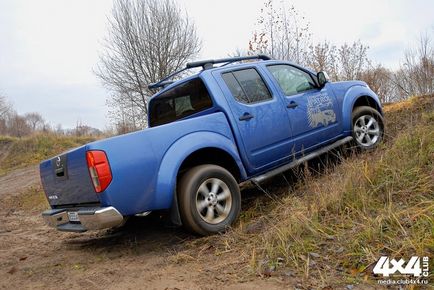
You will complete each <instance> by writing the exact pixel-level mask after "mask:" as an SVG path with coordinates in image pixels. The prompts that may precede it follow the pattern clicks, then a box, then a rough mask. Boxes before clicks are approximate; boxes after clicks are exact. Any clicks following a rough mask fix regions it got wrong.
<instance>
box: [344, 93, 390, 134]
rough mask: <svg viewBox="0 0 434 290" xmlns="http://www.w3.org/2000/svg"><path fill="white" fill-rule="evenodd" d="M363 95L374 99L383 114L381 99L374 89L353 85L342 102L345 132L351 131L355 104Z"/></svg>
mask: <svg viewBox="0 0 434 290" xmlns="http://www.w3.org/2000/svg"><path fill="white" fill-rule="evenodd" d="M362 97H369V98H371V99H372V100H374V102H375V103H376V104H377V106H378V108H380V112H379V113H380V114H381V115H383V111H382V110H381V103H380V99H379V98H378V96H377V95H376V94H375V93H374V92H373V91H371V90H370V89H369V88H367V87H365V86H361V85H356V86H352V87H351V88H349V89H348V91H347V92H346V93H345V96H344V100H343V102H342V124H343V130H344V133H351V122H352V113H353V109H354V104H355V103H356V101H357V100H358V99H360V98H362Z"/></svg>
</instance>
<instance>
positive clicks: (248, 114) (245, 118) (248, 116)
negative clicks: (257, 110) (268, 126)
mask: <svg viewBox="0 0 434 290" xmlns="http://www.w3.org/2000/svg"><path fill="white" fill-rule="evenodd" d="M252 118H253V115H252V114H250V113H247V112H245V113H244V114H243V115H242V116H241V117H239V118H238V120H240V121H248V120H250V119H252Z"/></svg>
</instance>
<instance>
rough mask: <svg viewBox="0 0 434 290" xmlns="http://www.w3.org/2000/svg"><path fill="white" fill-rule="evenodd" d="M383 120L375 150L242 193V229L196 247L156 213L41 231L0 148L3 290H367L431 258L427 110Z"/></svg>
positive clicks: (37, 203)
mask: <svg viewBox="0 0 434 290" xmlns="http://www.w3.org/2000/svg"><path fill="white" fill-rule="evenodd" d="M385 111H386V121H387V124H386V133H387V135H386V138H385V142H384V144H383V145H382V146H381V147H380V148H378V149H377V150H375V151H372V152H365V153H354V152H352V150H348V149H342V150H339V151H335V152H333V153H331V154H329V155H327V156H323V157H322V158H320V159H317V160H315V161H313V162H311V163H309V164H306V165H305V166H304V167H302V168H299V169H298V170H296V171H294V172H288V173H287V174H285V175H281V176H278V177H276V178H274V179H273V180H272V181H270V182H269V183H267V184H264V185H262V186H261V187H260V188H247V189H245V190H244V191H243V193H242V196H243V200H244V202H243V212H242V215H241V218H240V221H239V223H238V224H237V225H236V226H235V227H234V228H233V229H232V230H230V231H229V232H227V233H226V234H223V235H219V236H211V237H204V238H198V237H195V236H192V235H190V234H189V233H186V232H184V231H183V230H182V229H179V228H174V227H172V226H171V225H170V224H169V223H168V222H167V220H166V219H165V218H164V217H160V215H158V213H157V214H154V215H151V216H149V217H146V218H140V219H133V220H131V222H129V223H128V224H127V225H126V226H125V227H123V228H120V229H117V230H108V231H100V232H91V233H85V234H81V235H77V234H71V233H60V232H57V231H55V230H53V229H50V228H48V227H46V226H45V225H44V224H43V222H42V219H41V218H40V212H41V211H42V210H43V209H45V208H46V206H47V205H46V201H45V198H44V196H43V194H42V192H41V188H40V185H39V177H38V176H37V170H36V167H32V166H31V167H28V163H25V164H24V163H22V162H21V163H19V162H18V163H17V164H15V165H14V164H12V163H13V161H12V160H13V159H10V157H9V159H7V160H8V161H7V162H6V163H4V162H5V161H4V160H6V158H7V157H4V156H6V153H5V152H6V150H8V153H7V155H8V156H11V155H10V154H11V148H12V147H13V146H14V145H11V143H8V144H7V147H6V145H4V144H1V145H2V148H0V152H3V153H0V158H3V159H0V168H3V169H4V171H3V172H4V173H3V176H1V177H0V287H1V288H4V289H14V288H17V289H18V288H19V289H23V288H49V289H58V288H59V287H60V288H78V287H79V288H93V289H119V288H125V289H127V288H131V289H133V288H142V289H144V288H146V289H264V288H265V289H281V288H289V289H292V288H298V289H354V288H356V289H357V288H359V289H369V288H372V289H374V288H376V287H378V286H377V284H376V281H375V279H376V278H375V277H374V276H373V275H372V267H373V265H374V264H375V262H376V260H377V259H378V258H379V257H380V256H381V255H387V256H393V257H405V258H406V257H407V258H408V257H409V256H412V255H420V256H430V257H433V256H434V98H433V97H431V96H425V97H418V98H413V99H410V100H408V101H405V102H402V103H397V104H391V105H388V106H386V108H385ZM11 142H12V141H11ZM28 142H30V143H32V142H31V141H28ZM40 142H42V143H41V144H43V141H40ZM32 144H33V143H32ZM52 144H54V145H52V146H51V147H53V146H57V145H55V144H56V142H54V143H52ZM74 146H75V145H74ZM32 148H33V147H32ZM50 150H51V149H50ZM38 151H39V150H38ZM42 151H43V152H45V151H44V150H42ZM49 153H50V152H48V153H47V154H49ZM1 154H3V155H1ZM2 156H3V157H2ZM26 160H27V159H26ZM30 163H32V162H30ZM5 164H7V166H6V167H5ZM11 164H12V165H11ZM17 167H18V169H14V168H17ZM431 266H433V265H432V263H431ZM431 269H433V267H431Z"/></svg>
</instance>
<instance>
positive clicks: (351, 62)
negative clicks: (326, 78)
mask: <svg viewBox="0 0 434 290" xmlns="http://www.w3.org/2000/svg"><path fill="white" fill-rule="evenodd" d="M368 49H369V47H368V46H366V45H364V44H363V43H361V42H360V41H356V42H354V43H353V44H352V45H348V44H347V43H345V44H343V45H341V47H340V48H339V49H338V62H339V65H340V69H339V71H340V72H339V79H341V80H355V79H360V77H361V75H362V73H363V71H364V70H365V69H366V68H367V67H369V60H368V57H367V51H368Z"/></svg>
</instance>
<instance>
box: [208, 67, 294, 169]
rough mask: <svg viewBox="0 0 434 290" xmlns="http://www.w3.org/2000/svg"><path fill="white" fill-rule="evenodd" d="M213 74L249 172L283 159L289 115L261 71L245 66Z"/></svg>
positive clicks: (288, 139) (288, 140)
mask: <svg viewBox="0 0 434 290" xmlns="http://www.w3.org/2000/svg"><path fill="white" fill-rule="evenodd" d="M214 74H215V77H216V79H217V81H218V82H219V84H220V86H221V88H222V90H223V92H224V94H225V96H226V98H227V100H228V102H229V106H230V108H231V111H232V114H233V117H234V118H233V119H234V120H235V123H236V129H238V132H239V136H241V138H239V139H240V140H238V143H239V146H243V148H244V151H245V156H244V158H243V159H245V160H244V161H245V164H246V167H247V170H248V171H249V173H254V172H257V171H259V170H261V169H263V168H265V167H270V166H273V165H277V164H278V163H280V162H283V161H284V160H285V158H287V157H288V156H289V155H290V148H291V128H290V124H289V118H288V115H287V113H286V109H285V106H284V104H283V102H282V100H281V98H280V97H279V96H278V95H277V94H276V92H273V91H272V90H271V89H270V87H269V86H267V84H266V82H264V79H263V76H262V75H261V72H260V71H258V70H257V69H256V68H255V67H248V68H243V69H238V70H229V71H224V72H223V73H220V72H215V73H214ZM241 144H242V145H241Z"/></svg>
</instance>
